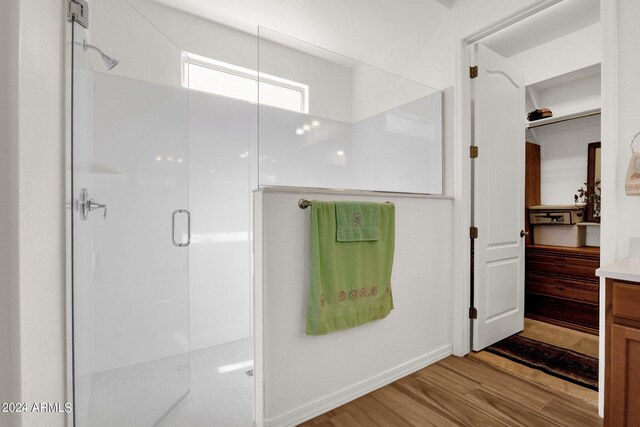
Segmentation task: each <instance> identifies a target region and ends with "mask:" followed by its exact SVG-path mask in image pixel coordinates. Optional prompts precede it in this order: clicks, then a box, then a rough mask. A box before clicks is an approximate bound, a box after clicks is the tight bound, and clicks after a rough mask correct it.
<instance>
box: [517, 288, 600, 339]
mask: <svg viewBox="0 0 640 427" xmlns="http://www.w3.org/2000/svg"><path fill="white" fill-rule="evenodd" d="M525 313H527V314H533V315H535V316H539V317H540V316H541V317H545V318H548V319H553V320H559V321H561V322H565V323H568V324H573V325H578V326H582V327H585V328H588V329H591V330H594V331H596V330H598V326H599V311H598V305H597V304H591V303H586V302H580V301H574V300H569V299H565V298H558V297H554V296H549V295H540V294H536V293H533V292H527V294H526V296H525Z"/></svg>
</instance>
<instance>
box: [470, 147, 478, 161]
mask: <svg viewBox="0 0 640 427" xmlns="http://www.w3.org/2000/svg"><path fill="white" fill-rule="evenodd" d="M469 157H471V158H472V159H477V158H478V146H477V145H472V146H470V147H469Z"/></svg>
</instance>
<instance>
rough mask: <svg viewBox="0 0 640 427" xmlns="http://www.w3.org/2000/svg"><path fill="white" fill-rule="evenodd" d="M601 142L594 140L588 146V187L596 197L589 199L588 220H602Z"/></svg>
mask: <svg viewBox="0 0 640 427" xmlns="http://www.w3.org/2000/svg"><path fill="white" fill-rule="evenodd" d="M600 144H601V143H600V142H592V143H591V144H589V146H588V150H589V151H588V155H587V188H588V190H589V192H591V191H594V193H595V195H596V197H595V200H594V198H593V197H590V198H589V200H588V201H587V221H589V222H600V157H601V156H600V152H601V149H600Z"/></svg>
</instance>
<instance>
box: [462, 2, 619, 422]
mask: <svg viewBox="0 0 640 427" xmlns="http://www.w3.org/2000/svg"><path fill="white" fill-rule="evenodd" d="M560 1H561V0H536V1H534V2H532V3H531V4H530V5H529V6H527V7H525V8H523V9H520V10H518V11H516V12H514V13H512V14H511V15H508V16H506V17H504V18H502V19H500V20H498V21H495V22H494V23H492V24H489V25H487V26H484V27H482V28H479V29H476V30H473V31H471V32H469V33H467V34H462V35H460V36H458V37H456V39H455V45H454V49H455V52H454V55H455V76H454V78H455V80H454V85H455V86H454V87H455V88H456V89H457V90H456V93H455V94H454V96H455V102H454V104H455V105H454V133H455V137H454V141H455V142H454V144H455V146H454V158H455V162H454V180H455V186H454V194H455V195H456V197H455V201H454V206H455V208H454V248H456V250H455V251H454V265H455V266H456V268H455V269H454V273H453V274H454V276H453V279H454V283H453V307H452V316H453V324H452V330H453V336H452V342H453V354H455V355H456V356H464V355H466V354H468V353H469V352H470V351H471V321H470V319H469V302H470V273H471V269H470V262H471V253H470V246H469V231H468V230H469V226H470V225H471V207H472V205H471V167H470V165H471V163H470V159H469V148H468V147H469V146H470V145H472V134H471V81H470V79H469V67H470V66H471V65H472V64H470V63H469V55H468V48H469V46H471V45H472V44H473V43H476V42H478V41H479V40H481V39H482V38H484V37H487V36H488V35H490V34H493V33H495V32H497V31H500V30H501V29H504V28H506V27H508V26H510V25H513V24H515V23H517V22H519V21H521V20H523V19H525V18H527V17H529V16H532V15H534V14H536V13H538V12H540V11H542V10H544V9H547V8H548V7H551V6H553V5H555V4H558V3H559V2H560ZM600 22H601V25H602V43H603V56H602V65H601V67H602V68H601V69H602V118H601V126H602V130H601V135H602V137H601V142H602V148H603V149H604V150H603V152H602V153H603V155H602V156H603V157H602V172H601V175H602V182H603V188H604V191H605V192H606V194H609V196H608V197H607V198H606V199H605V200H603V202H602V211H603V212H604V213H605V215H604V216H605V218H604V219H603V220H602V223H601V231H600V232H601V233H602V236H603V238H602V239H601V252H600V254H601V263H602V264H603V265H604V264H607V263H610V262H613V261H615V249H616V238H615V236H616V231H617V229H616V221H615V218H616V213H617V207H616V191H615V190H616V187H615V176H616V175H615V174H616V159H617V154H618V147H617V138H618V116H617V114H618V109H617V99H618V55H617V50H618V0H600ZM606 218H612V220H607V219H606ZM600 288H601V297H600V298H601V300H602V299H603V298H604V279H601V284H600ZM603 307H604V304H601V307H600V331H601V332H600V355H599V359H600V362H599V363H600V366H599V374H600V384H604V363H605V362H604V356H605V354H604V330H605V328H604V308H603ZM598 398H599V399H598V413H599V415H600V416H601V417H602V416H603V415H604V411H603V406H604V389H603V387H600V389H599V396H598Z"/></svg>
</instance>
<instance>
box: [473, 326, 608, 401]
mask: <svg viewBox="0 0 640 427" xmlns="http://www.w3.org/2000/svg"><path fill="white" fill-rule="evenodd" d="M485 350H486V351H488V352H490V353H493V354H497V355H498V356H501V357H504V358H507V359H509V360H512V361H514V362H517V363H520V364H522V365H525V366H528V367H530V368H534V369H538V370H540V371H543V372H545V373H547V374H549V375H553V376H555V377H558V378H561V379H563V380H565V381H569V382H572V383H574V384H578V385H580V386H583V387H586V388H589V389H591V390H596V391H597V390H598V359H595V358H593V357H589V356H586V355H584V354H580V353H576V352H574V351H571V350H567V349H565V348H560V347H556V346H553V345H550V344H547V343H543V342H540V341H536V340H532V339H530V338H525V337H522V336H520V335H513V336H510V337H509V338H506V339H504V340H502V341H499V342H497V343H495V344H494V345H492V346H491V347H488V348H486V349H485Z"/></svg>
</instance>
